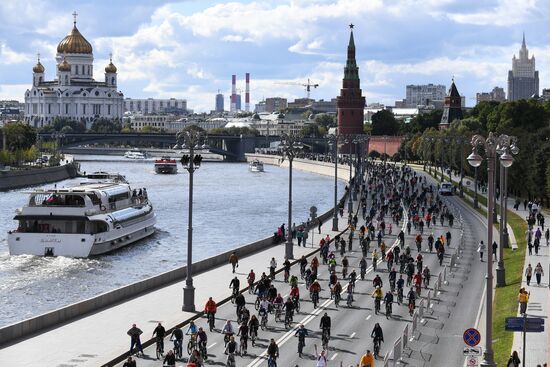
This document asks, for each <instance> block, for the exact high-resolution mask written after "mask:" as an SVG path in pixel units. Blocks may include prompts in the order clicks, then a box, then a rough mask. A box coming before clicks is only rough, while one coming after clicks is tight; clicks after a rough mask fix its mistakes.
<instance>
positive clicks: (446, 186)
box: [439, 182, 453, 195]
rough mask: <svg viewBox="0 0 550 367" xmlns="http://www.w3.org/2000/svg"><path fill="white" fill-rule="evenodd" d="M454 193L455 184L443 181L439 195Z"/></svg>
mask: <svg viewBox="0 0 550 367" xmlns="http://www.w3.org/2000/svg"><path fill="white" fill-rule="evenodd" d="M452 194H453V184H452V183H450V182H442V183H441V186H440V187H439V195H452Z"/></svg>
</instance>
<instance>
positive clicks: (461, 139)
mask: <svg viewBox="0 0 550 367" xmlns="http://www.w3.org/2000/svg"><path fill="white" fill-rule="evenodd" d="M458 142H459V143H460V184H459V186H460V197H461V198H463V197H464V183H463V180H464V139H463V138H462V137H460V138H458Z"/></svg>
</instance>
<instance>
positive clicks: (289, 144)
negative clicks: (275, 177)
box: [281, 133, 302, 260]
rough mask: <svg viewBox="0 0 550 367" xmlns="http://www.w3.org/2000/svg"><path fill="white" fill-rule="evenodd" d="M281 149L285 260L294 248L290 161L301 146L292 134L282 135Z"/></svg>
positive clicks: (290, 256)
mask: <svg viewBox="0 0 550 367" xmlns="http://www.w3.org/2000/svg"><path fill="white" fill-rule="evenodd" d="M281 149H282V153H283V159H284V158H285V157H286V158H287V159H288V227H287V231H286V232H287V236H286V238H287V240H286V246H285V257H286V258H287V259H289V260H290V259H293V258H294V248H293V244H292V230H291V228H292V161H294V158H295V157H296V155H297V154H298V151H300V150H301V149H302V144H301V142H300V140H299V138H298V136H297V135H294V134H286V133H284V134H282V135H281Z"/></svg>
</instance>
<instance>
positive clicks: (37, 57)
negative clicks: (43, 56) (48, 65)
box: [36, 52, 40, 62]
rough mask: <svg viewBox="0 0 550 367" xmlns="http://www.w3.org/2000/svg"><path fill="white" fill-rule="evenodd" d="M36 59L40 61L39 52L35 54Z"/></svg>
mask: <svg viewBox="0 0 550 367" xmlns="http://www.w3.org/2000/svg"><path fill="white" fill-rule="evenodd" d="M36 59H37V60H38V62H40V52H39V53H37V54H36Z"/></svg>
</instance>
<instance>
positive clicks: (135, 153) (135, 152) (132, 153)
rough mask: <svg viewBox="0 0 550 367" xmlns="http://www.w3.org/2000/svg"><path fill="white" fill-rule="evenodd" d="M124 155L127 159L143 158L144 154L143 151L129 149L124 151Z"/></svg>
mask: <svg viewBox="0 0 550 367" xmlns="http://www.w3.org/2000/svg"><path fill="white" fill-rule="evenodd" d="M124 157H125V158H128V159H145V158H147V157H146V154H145V153H143V152H140V151H139V150H129V151H127V152H126V153H124Z"/></svg>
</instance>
